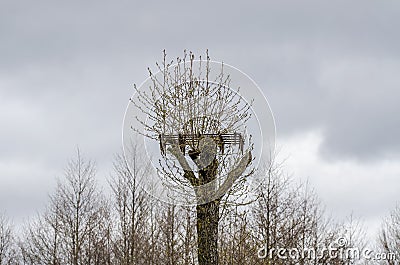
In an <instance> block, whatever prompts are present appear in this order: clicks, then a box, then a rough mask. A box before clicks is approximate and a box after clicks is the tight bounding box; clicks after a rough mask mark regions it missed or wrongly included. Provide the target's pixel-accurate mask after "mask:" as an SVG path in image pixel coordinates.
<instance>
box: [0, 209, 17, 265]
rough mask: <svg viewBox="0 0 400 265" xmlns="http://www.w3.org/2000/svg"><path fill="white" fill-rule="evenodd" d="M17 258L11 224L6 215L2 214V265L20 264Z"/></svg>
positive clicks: (0, 236)
mask: <svg viewBox="0 0 400 265" xmlns="http://www.w3.org/2000/svg"><path fill="white" fill-rule="evenodd" d="M16 258H17V255H16V252H15V243H14V236H13V233H12V226H11V223H10V221H9V219H8V218H7V217H6V216H5V215H4V214H0V265H11V264H18V263H17V260H16Z"/></svg>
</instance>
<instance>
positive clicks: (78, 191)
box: [21, 151, 112, 265]
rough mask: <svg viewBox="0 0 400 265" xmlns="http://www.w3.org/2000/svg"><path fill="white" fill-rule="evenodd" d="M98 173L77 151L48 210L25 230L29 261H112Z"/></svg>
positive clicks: (72, 264)
mask: <svg viewBox="0 0 400 265" xmlns="http://www.w3.org/2000/svg"><path fill="white" fill-rule="evenodd" d="M95 172H96V171H95V167H94V164H93V163H92V162H90V161H85V160H84V159H83V158H82V157H81V155H80V153H79V151H78V156H77V158H76V160H72V161H71V162H70V163H69V164H68V166H67V168H66V171H65V181H59V183H58V186H57V189H56V192H55V193H54V194H53V195H51V196H50V204H49V206H48V208H47V211H46V212H45V213H44V214H42V215H39V216H38V218H37V219H36V221H34V222H31V224H30V225H29V227H28V228H27V229H26V232H25V235H24V240H23V242H22V243H21V252H22V256H23V259H24V262H25V263H26V264H38V265H39V264H46V265H58V264H70V265H82V264H85V265H91V264H111V262H112V256H111V253H112V252H111V247H112V244H111V243H112V242H111V239H112V225H111V218H110V209H109V205H108V202H107V201H106V200H105V199H104V198H103V196H102V194H101V193H100V192H98V190H97V186H96V182H95Z"/></svg>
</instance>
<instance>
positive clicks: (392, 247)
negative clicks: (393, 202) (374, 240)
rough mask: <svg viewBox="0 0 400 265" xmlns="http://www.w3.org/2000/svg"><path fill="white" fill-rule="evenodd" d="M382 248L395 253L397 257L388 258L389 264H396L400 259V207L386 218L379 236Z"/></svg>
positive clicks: (388, 253) (388, 252) (391, 253)
mask: <svg viewBox="0 0 400 265" xmlns="http://www.w3.org/2000/svg"><path fill="white" fill-rule="evenodd" d="M379 243H380V247H381V249H382V250H383V251H384V253H386V254H387V255H388V257H389V255H393V254H395V255H396V256H395V257H391V259H388V260H387V264H389V265H395V264H398V263H396V260H397V261H398V260H400V252H399V249H400V207H399V206H398V207H397V208H396V209H394V210H393V211H392V213H391V214H390V216H389V217H388V218H386V220H384V223H383V225H382V230H381V233H380V236H379Z"/></svg>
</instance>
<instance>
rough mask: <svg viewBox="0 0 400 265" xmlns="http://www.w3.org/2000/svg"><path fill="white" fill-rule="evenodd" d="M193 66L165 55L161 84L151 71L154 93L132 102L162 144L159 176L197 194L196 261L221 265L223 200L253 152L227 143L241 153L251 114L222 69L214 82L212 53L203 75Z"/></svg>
mask: <svg viewBox="0 0 400 265" xmlns="http://www.w3.org/2000/svg"><path fill="white" fill-rule="evenodd" d="M200 59H201V57H200ZM194 62H195V57H194V55H193V54H192V53H189V54H188V55H187V54H186V53H185V54H184V57H183V58H177V61H176V64H175V65H173V64H172V62H171V63H168V62H167V61H166V55H165V53H164V60H163V62H162V63H161V64H157V66H158V69H159V70H160V72H161V73H163V75H162V77H161V79H160V78H159V77H158V76H157V75H155V74H153V72H152V71H150V70H149V72H150V79H151V80H152V86H151V88H150V92H148V93H146V92H144V91H140V90H139V89H137V94H136V98H133V99H132V100H131V101H132V103H133V104H134V105H135V106H136V108H137V109H139V110H140V111H141V112H143V113H144V114H145V115H146V116H147V117H148V119H144V120H139V122H140V123H141V124H142V126H143V127H144V129H145V131H144V132H140V131H139V133H141V134H143V135H145V136H146V137H149V138H150V139H154V140H156V141H160V149H161V152H162V154H163V158H164V164H163V165H162V167H161V168H159V170H160V173H161V175H163V176H165V177H166V178H168V179H169V180H170V181H173V182H175V183H178V185H177V186H179V187H182V186H184V187H188V186H189V187H191V188H192V189H193V190H194V192H195V194H196V200H197V207H196V213H197V225H196V227H197V240H198V242H197V243H198V244H197V245H198V262H199V265H206V264H207V265H208V264H218V224H219V220H220V219H219V218H220V217H219V212H220V202H221V199H222V197H223V196H224V195H225V194H227V192H228V191H229V190H230V189H231V188H232V186H234V185H235V182H240V180H239V179H240V178H244V177H245V176H244V172H245V170H246V169H247V168H248V167H249V165H250V163H251V160H252V158H251V152H250V150H246V151H244V153H243V154H242V153H241V152H237V150H236V149H235V148H233V147H232V146H231V145H229V144H227V143H228V142H235V141H236V142H237V143H238V144H239V145H240V148H243V141H244V138H246V136H245V135H243V134H240V133H238V132H239V131H240V130H241V126H243V124H246V121H247V120H248V119H249V118H250V116H251V115H250V114H251V113H250V111H249V109H250V105H249V103H247V102H244V101H243V99H242V98H241V97H240V96H239V95H238V90H236V91H235V90H232V89H231V88H230V81H231V79H230V76H229V75H225V74H224V71H223V65H222V64H221V66H220V68H221V69H220V73H219V74H218V77H217V78H215V79H211V78H210V77H209V74H210V71H211V68H210V65H209V64H210V58H209V57H208V54H207V58H206V60H205V61H204V62H202V63H203V66H204V69H203V70H204V72H202V70H200V71H197V70H198V69H197V68H195V67H197V66H194ZM200 68H201V65H200ZM237 89H238V88H237ZM219 176H224V179H223V180H220V179H217V178H218V177H219Z"/></svg>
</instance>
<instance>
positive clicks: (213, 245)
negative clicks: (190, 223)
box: [196, 200, 219, 265]
mask: <svg viewBox="0 0 400 265" xmlns="http://www.w3.org/2000/svg"><path fill="white" fill-rule="evenodd" d="M196 210H197V247H198V261H199V265H218V222H219V200H215V201H211V202H208V203H206V204H201V205H197V207H196Z"/></svg>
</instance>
